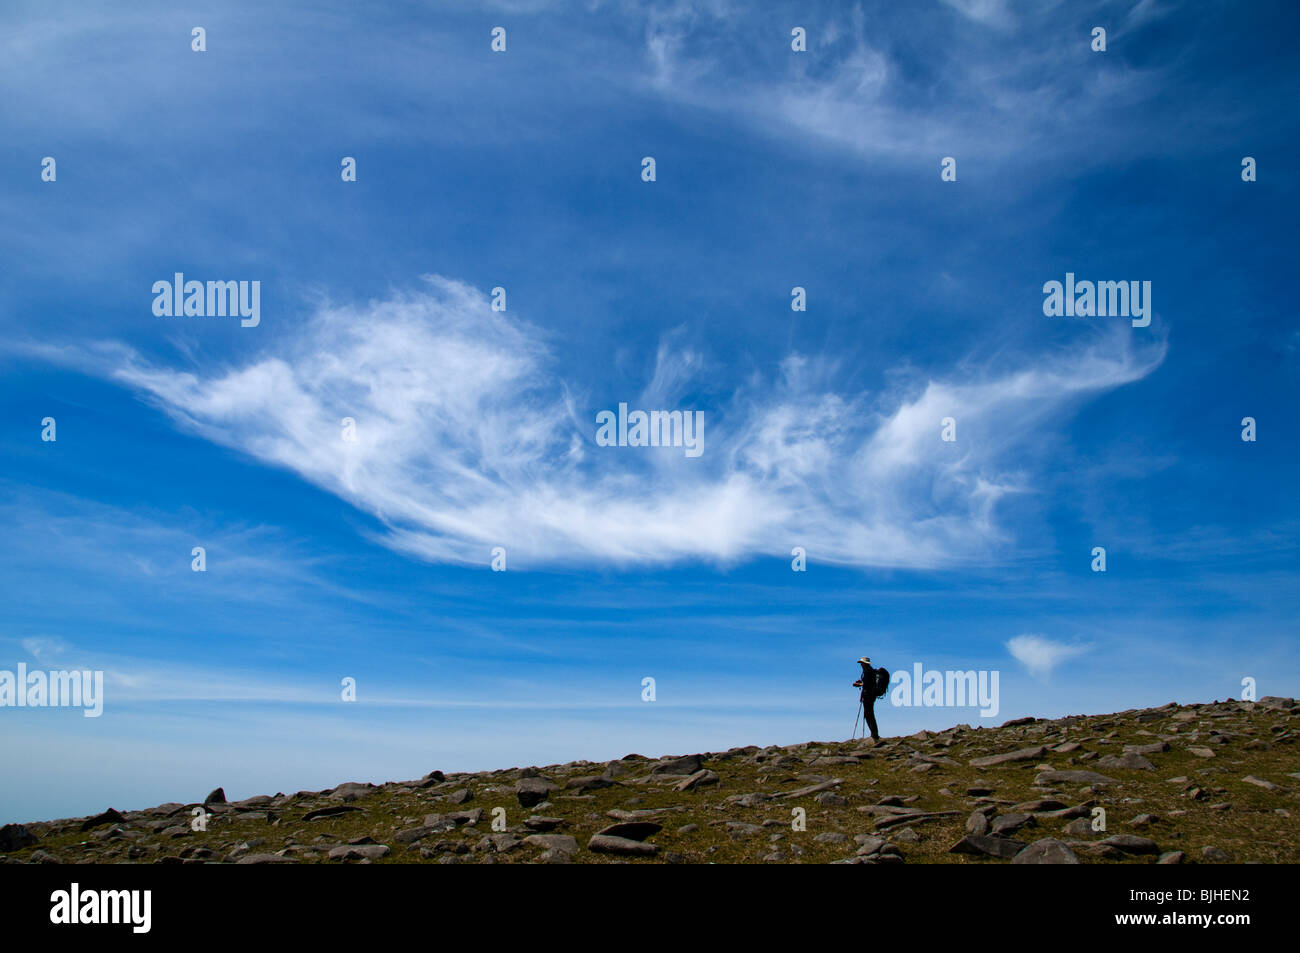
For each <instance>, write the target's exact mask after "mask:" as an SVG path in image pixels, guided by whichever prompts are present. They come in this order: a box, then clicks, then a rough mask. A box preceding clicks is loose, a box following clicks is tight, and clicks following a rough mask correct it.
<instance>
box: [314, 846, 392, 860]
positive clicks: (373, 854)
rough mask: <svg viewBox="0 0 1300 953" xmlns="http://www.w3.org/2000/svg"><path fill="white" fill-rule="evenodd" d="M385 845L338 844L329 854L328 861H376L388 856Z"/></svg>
mask: <svg viewBox="0 0 1300 953" xmlns="http://www.w3.org/2000/svg"><path fill="white" fill-rule="evenodd" d="M388 853H389V851H388V847H387V845H385V844H340V845H339V846H338V847H335V848H332V849H331V850H330V852H329V859H330V860H342V861H347V860H369V861H376V860H379V859H380V858H381V857H387V856H388Z"/></svg>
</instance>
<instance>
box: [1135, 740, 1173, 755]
mask: <svg viewBox="0 0 1300 953" xmlns="http://www.w3.org/2000/svg"><path fill="white" fill-rule="evenodd" d="M1168 750H1169V744H1168V742H1164V741H1157V742H1154V743H1153V744H1149V745H1125V746H1124V753H1125V754H1140V755H1142V756H1144V757H1145V756H1146V755H1149V754H1163V753H1164V752H1166V751H1168Z"/></svg>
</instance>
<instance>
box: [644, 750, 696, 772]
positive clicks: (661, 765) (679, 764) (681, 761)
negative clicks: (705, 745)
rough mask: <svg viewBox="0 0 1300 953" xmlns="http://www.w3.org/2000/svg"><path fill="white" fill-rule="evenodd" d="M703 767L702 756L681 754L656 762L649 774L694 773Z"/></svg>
mask: <svg viewBox="0 0 1300 953" xmlns="http://www.w3.org/2000/svg"><path fill="white" fill-rule="evenodd" d="M703 767H704V756H703V755H698V754H688V755H683V756H682V757H680V758H669V759H667V760H664V761H660V762H658V763H657V764H656V765H655V766H654V767H652V768H651V769H650V773H651V774H694V773H695V772H696V771H699V770H700V769H701V768H703Z"/></svg>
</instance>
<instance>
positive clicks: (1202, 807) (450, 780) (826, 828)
mask: <svg viewBox="0 0 1300 953" xmlns="http://www.w3.org/2000/svg"><path fill="white" fill-rule="evenodd" d="M1298 734H1300V705H1297V703H1296V700H1295V699H1292V698H1281V697H1276V696H1269V697H1265V698H1261V699H1260V700H1259V701H1257V702H1243V701H1235V700H1228V701H1216V702H1210V703H1206V704H1194V705H1177V704H1173V703H1171V704H1168V705H1164V706H1162V707H1159V708H1146V709H1133V710H1129V711H1124V712H1117V713H1113V714H1102V715H1072V716H1067V717H1063V718H1054V719H1040V718H1020V719H1015V720H1012V721H1009V722H1006V723H1005V724H1003V725H1000V726H998V727H994V728H985V727H978V728H972V727H970V726H968V725H956V726H954V727H952V728H948V729H946V730H944V731H940V732H931V731H921V732H917V733H916V734H914V735H910V736H907V737H896V738H885V739H882V741H881V742H880V743H878V744H875V745H872V744H871V742H870V741H863V740H848V741H831V742H820V741H809V742H803V743H800V744H793V745H785V746H768V747H763V748H760V747H757V746H754V745H750V746H746V747H738V748H731V749H729V750H727V751H721V752H705V753H697V754H687V755H677V756H668V757H662V758H657V759H651V758H647V757H645V756H642V755H639V754H630V755H627V756H625V757H623V758H620V759H617V760H614V761H608V762H590V761H574V762H569V763H567V764H556V765H548V766H542V767H537V766H534V767H522V768H508V769H501V770H497V771H485V772H474V773H446V774H444V773H443V772H441V771H437V770H435V771H431V772H430V773H429V774H427V775H425V776H424V777H423V778H421V779H419V780H413V781H396V782H388V783H385V784H381V785H375V784H370V783H358V782H347V783H344V784H340V785H338V786H337V787H334V788H330V789H327V790H324V791H298V792H296V793H294V794H283V793H278V794H275V795H259V796H257V797H251V798H245V799H244V800H241V801H235V802H227V801H226V798H225V794H224V791H223V790H222V789H220V788H218V789H217V790H215V791H213V792H212V793H211V794H209V795H208V797H206V798H205V799H204V800H203V801H201V802H200V801H196V802H192V803H190V804H180V803H169V804H162V805H158V806H157V807H152V808H147V809H144V810H129V811H118V810H116V809H112V808H110V809H109V810H107V811H105V812H103V813H102V814H99V815H96V816H93V817H84V818H68V819H63V820H57V821H46V822H34V823H28V824H9V825H5V827H4V828H3V829H0V859H3V860H4V861H6V862H9V863H85V862H91V863H120V862H127V863H238V864H261V863H312V862H319V863H324V862H331V861H334V862H361V863H429V862H433V863H516V862H546V863H568V862H580V863H581V862H586V863H591V862H610V861H628V860H639V861H641V862H669V863H692V862H693V863H759V862H766V863H782V862H793V863H870V864H882V863H883V864H899V863H989V862H1005V861H1011V862H1013V863H1107V862H1111V863H1156V862H1159V863H1227V862H1239V863H1240V862H1262V863H1297V862H1300V836H1298V835H1297V833H1296V831H1297V827H1296V818H1295V816H1296V814H1297V812H1300V754H1297V750H1296V747H1295V742H1296V740H1297V735H1298Z"/></svg>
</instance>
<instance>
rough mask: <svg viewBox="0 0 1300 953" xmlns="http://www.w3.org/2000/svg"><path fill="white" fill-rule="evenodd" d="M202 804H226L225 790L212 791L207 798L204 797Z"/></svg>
mask: <svg viewBox="0 0 1300 953" xmlns="http://www.w3.org/2000/svg"><path fill="white" fill-rule="evenodd" d="M203 803H204V804H205V805H206V804H225V803H226V789H225V788H217V789H216V790H214V791H212V792H211V793H210V794H209V795H208V796H207V797H205V798H204V799H203Z"/></svg>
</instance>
